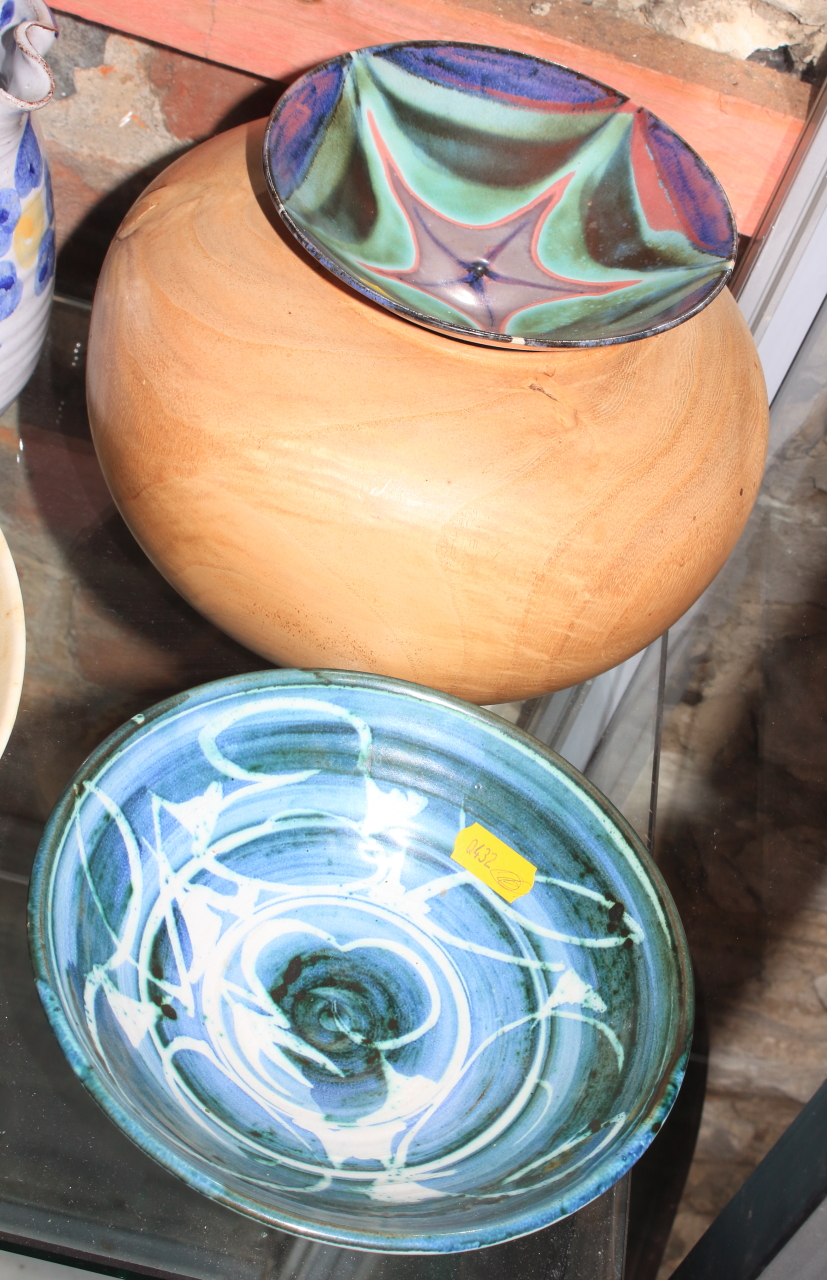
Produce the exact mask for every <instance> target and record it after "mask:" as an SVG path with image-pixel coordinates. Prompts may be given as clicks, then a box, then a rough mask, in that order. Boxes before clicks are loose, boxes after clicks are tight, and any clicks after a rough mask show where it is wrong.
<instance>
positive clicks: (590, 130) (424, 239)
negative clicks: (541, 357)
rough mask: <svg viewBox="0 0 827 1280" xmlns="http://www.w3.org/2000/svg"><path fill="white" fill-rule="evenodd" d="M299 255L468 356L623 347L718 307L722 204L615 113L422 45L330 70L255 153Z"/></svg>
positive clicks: (626, 107)
mask: <svg viewBox="0 0 827 1280" xmlns="http://www.w3.org/2000/svg"><path fill="white" fill-rule="evenodd" d="M264 167H265V172H266V174H267V179H268V183H269V187H270V192H271V194H272V196H273V198H274V200H275V203H276V207H277V209H278V211H279V213H280V214H281V216H282V218H283V219H284V221H285V223H286V224H287V226H288V227H289V228H290V230H291V231H292V233H293V235H294V236H296V238H297V239H298V240H299V241H300V242H301V244H302V245H303V246H304V247H305V249H307V250H309V252H310V253H312V254H313V255H314V256H315V257H316V258H318V260H319V261H320V262H321V263H323V264H324V266H325V267H327V268H328V270H330V271H332V272H333V273H334V275H337V276H338V277H339V278H340V279H341V280H344V281H345V282H346V283H347V284H349V285H352V286H353V288H355V289H358V290H359V292H360V293H363V294H365V295H366V296H367V297H369V298H371V299H373V301H374V302H378V303H380V304H381V305H382V306H384V307H387V308H389V310H391V311H394V312H396V313H397V314H398V315H401V316H405V317H407V319H409V320H414V321H416V322H417V323H418V324H422V325H425V326H426V327H428V328H431V329H435V330H437V331H438V332H441V333H447V334H451V335H453V336H454V337H457V338H464V339H466V340H468V341H471V342H482V343H488V344H493V345H499V346H506V347H515V346H516V347H526V346H530V347H578V346H601V345H605V344H608V343H614V342H628V341H630V340H631V339H634V338H643V337H646V336H648V335H650V334H653V333H660V332H661V331H662V330H664V329H669V328H671V327H672V326H673V325H676V324H680V323H681V321H683V320H686V319H688V318H689V317H690V316H692V315H694V314H695V313H696V312H697V311H700V309H701V308H702V307H705V306H706V305H707V303H709V302H711V300H712V299H713V298H714V297H715V295H716V294H717V293H719V292H720V290H721V289H722V288H723V287H724V284H725V283H726V280H727V278H728V276H729V274H730V271H731V269H732V266H733V262H734V257H735V250H736V244H737V235H736V228H735V221H734V219H733V216H732V211H731V209H730V207H729V204H728V202H727V199H726V196H725V195H724V192H723V190H722V188H721V186H720V184H719V183H718V181H717V179H716V178H715V177H714V176H713V174H712V173H711V171H710V170H709V169H708V168H707V166H706V165H705V164H704V162H703V161H702V160H701V159H700V157H699V156H698V155H696V153H695V152H694V151H693V150H692V149H691V147H689V146H688V145H687V144H686V143H685V142H683V141H682V140H681V139H680V138H679V137H678V136H677V134H675V133H674V132H673V131H672V130H671V129H670V128H669V127H668V126H667V125H665V124H664V123H663V121H662V120H659V119H658V118H657V116H654V115H652V113H651V112H650V111H646V110H645V109H644V108H643V107H637V106H635V105H634V104H633V103H632V102H630V101H629V99H628V98H626V97H624V95H623V94H621V93H617V92H616V91H615V90H614V89H610V88H608V87H607V86H606V85H604V84H600V83H599V82H598V81H597V80H591V79H589V77H588V76H583V75H580V74H579V73H578V72H575V71H569V70H567V69H566V68H565V67H560V66H557V65H556V64H555V63H551V62H545V61H543V60H542V59H540V58H532V57H529V56H527V55H526V54H521V53H512V52H509V51H507V50H505V49H490V48H486V47H484V46H481V45H473V44H445V43H436V42H433V41H418V42H415V43H412V44H391V45H377V46H375V47H373V48H370V49H360V50H358V51H357V52H355V53H348V54H345V55H344V56H342V57H339V58H334V59H332V61H330V62H326V63H324V64H323V65H322V66H320V67H317V68H316V69H315V70H313V71H311V72H309V73H308V74H307V75H305V76H303V77H302V78H301V79H300V80H298V81H296V83H295V84H293V85H291V87H290V88H289V89H288V90H287V92H286V93H285V94H284V96H283V97H282V98H281V99H280V101H279V102H278V104H277V106H276V108H275V110H274V111H273V114H272V116H271V118H270V123H269V125H268V128H267V132H266V135H265V140H264Z"/></svg>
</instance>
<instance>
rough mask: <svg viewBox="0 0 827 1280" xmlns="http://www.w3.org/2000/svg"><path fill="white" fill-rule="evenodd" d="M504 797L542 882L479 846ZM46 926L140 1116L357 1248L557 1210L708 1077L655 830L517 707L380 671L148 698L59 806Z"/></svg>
mask: <svg viewBox="0 0 827 1280" xmlns="http://www.w3.org/2000/svg"><path fill="white" fill-rule="evenodd" d="M475 823H476V824H480V826H481V827H482V828H483V829H484V831H485V832H490V833H492V834H493V835H494V836H496V837H497V839H498V840H502V841H504V842H505V844H506V845H507V846H508V848H509V849H511V850H516V851H517V852H518V853H519V854H520V855H521V857H522V858H523V859H526V860H528V862H529V863H530V864H531V866H532V868H536V872H535V873H534V878H533V884H532V885H531V887H530V889H529V890H528V891H526V892H525V893H524V895H523V896H520V897H519V898H518V900H517V901H511V900H509V899H508V896H507V893H506V891H505V889H503V890H502V891H500V890H497V891H495V890H494V889H492V887H491V886H490V884H489V883H488V882H487V881H486V880H485V878H484V876H483V875H482V874H481V873H479V872H478V873H475V872H474V871H473V870H468V869H467V867H466V864H465V863H463V862H460V861H459V860H458V858H457V859H455V858H453V857H452V852H453V851H454V848H455V840H456V839H457V836H458V835H459V833H460V832H464V831H466V830H467V828H469V827H470V826H472V825H473V824H475ZM487 856H488V851H486V857H487ZM500 883H501V884H506V883H508V884H509V885H511V886H512V888H513V884H514V883H515V879H514V875H513V874H511V875H504V876H501V878H500ZM526 883H528V882H526ZM30 936H31V940H32V948H33V957H34V962H35V968H36V972H37V978H38V988H39V991H40V994H41V998H42V1000H43V1003H44V1007H45V1008H46V1011H47V1013H48V1015H49V1018H50V1019H51V1022H52V1025H53V1027H54V1029H55V1031H56V1033H57V1035H58V1037H59V1039H60V1042H61V1044H62V1046H63V1048H64V1050H65V1052H66V1054H67V1056H68V1057H69V1060H70V1062H71V1063H72V1066H73V1067H74V1069H75V1070H76V1071H77V1073H78V1074H79V1076H80V1077H81V1079H82V1080H83V1082H84V1083H85V1084H86V1085H87V1087H88V1088H89V1089H90V1090H91V1091H92V1092H93V1094H94V1096H95V1097H96V1098H97V1100H98V1101H99V1102H100V1103H101V1105H102V1106H103V1107H104V1108H105V1109H106V1110H107V1111H108V1113H109V1114H110V1116H112V1118H113V1119H114V1120H115V1121H116V1123H118V1124H119V1125H120V1127H121V1128H122V1129H123V1130H124V1132H126V1133H127V1134H128V1135H129V1136H130V1137H131V1138H133V1140H134V1141H136V1142H137V1143H138V1144H139V1145H140V1146H142V1147H143V1148H144V1149H145V1150H146V1151H148V1152H149V1153H150V1154H151V1155H153V1156H154V1157H155V1158H156V1159H157V1160H159V1161H160V1162H161V1163H163V1164H165V1165H166V1166H167V1167H168V1168H170V1169H172V1170H173V1171H174V1172H176V1173H177V1174H179V1175H180V1176H181V1177H182V1178H184V1179H185V1180H186V1181H187V1182H189V1183H190V1184H191V1185H192V1186H194V1187H196V1188H197V1189H199V1190H200V1191H202V1192H204V1193H205V1194H207V1195H210V1196H212V1197H214V1198H215V1199H217V1200H220V1201H222V1202H223V1203H225V1204H229V1205H231V1206H232V1207H233V1208H236V1209H239V1210H241V1211H242V1212H245V1213H248V1214H251V1215H253V1216H255V1217H258V1218H260V1219H262V1220H263V1221H265V1222H268V1223H270V1224H272V1225H274V1226H279V1227H285V1228H287V1229H288V1230H291V1231H297V1232H299V1233H302V1234H307V1235H310V1236H313V1237H316V1238H318V1239H325V1240H328V1241H331V1242H333V1243H337V1244H342V1245H351V1246H355V1247H358V1248H367V1249H379V1250H382V1251H387V1250H392V1251H393V1250H396V1251H400V1252H406V1251H407V1252H432V1251H441V1252H450V1251H456V1250H463V1249H470V1248H474V1247H477V1246H479V1245H484V1244H492V1243H496V1242H497V1241H501V1240H505V1239H509V1238H512V1237H515V1236H519V1235H522V1234H525V1233H526V1232H529V1231H533V1230H536V1229H538V1228H539V1227H542V1226H544V1225H546V1224H547V1223H549V1222H552V1221H553V1220H555V1219H556V1218H559V1217H561V1216H562V1215H564V1214H566V1213H570V1212H572V1211H573V1210H575V1209H577V1208H578V1207H579V1206H580V1205H582V1204H584V1203H586V1202H587V1201H588V1200H591V1199H592V1198H593V1197H594V1196H596V1195H598V1194H599V1193H600V1192H601V1191H603V1190H604V1189H605V1188H606V1187H608V1186H609V1185H611V1183H612V1182H613V1181H615V1180H616V1179H617V1178H618V1177H620V1176H621V1175H622V1174H623V1173H624V1172H625V1170H626V1169H627V1168H628V1167H629V1165H630V1164H631V1163H632V1162H633V1161H634V1160H635V1159H636V1158H637V1157H638V1156H639V1155H640V1154H641V1152H642V1151H643V1150H644V1149H645V1147H646V1146H647V1145H648V1143H649V1142H650V1141H651V1138H652V1136H653V1132H654V1130H655V1129H656V1128H657V1127H658V1126H659V1124H660V1122H661V1121H662V1120H663V1118H664V1116H665V1115H666V1113H667V1112H668V1110H669V1108H670V1106H671V1104H672V1101H673V1098H674V1095H675V1092H676V1090H677V1088H678V1086H679V1084H680V1080H681V1077H682V1074H683V1069H684V1064H685V1058H686V1052H687V1040H688V1034H689V1029H690V1026H691V1017H692V992H691V978H690V973H689V968H688V959H687V952H686V944H685V940H684V938H683V934H682V930H681V926H680V922H679V920H678V919H677V916H676V914H675V910H674V906H673V905H672V903H671V900H670V899H669V895H668V893H667V891H666V889H665V887H664V885H663V883H662V882H661V880H660V878H659V876H658V873H657V871H656V870H655V869H654V867H653V865H652V864H651V862H649V860H648V858H647V855H646V854H645V852H644V851H643V849H642V847H641V845H640V843H639V841H638V840H637V838H636V837H635V836H634V835H633V833H632V832H631V830H630V828H629V827H628V826H627V825H626V824H625V823H624V822H623V820H622V818H621V817H620V815H619V814H617V813H616V811H614V810H613V809H612V807H611V806H610V805H609V804H608V802H607V801H606V800H605V799H604V798H603V797H601V796H600V795H599V793H597V792H596V791H594V789H593V788H591V787H590V785H589V784H588V783H587V782H586V781H585V780H584V779H582V778H581V777H580V775H578V774H577V773H576V772H575V770H573V769H572V768H571V767H570V766H568V765H566V764H565V762H563V761H562V760H560V759H559V758H557V757H555V756H553V755H552V754H551V753H550V752H547V751H546V750H545V749H544V748H542V747H541V746H540V745H539V744H537V743H535V742H534V741H533V740H531V739H529V738H528V737H527V736H525V735H524V734H521V733H520V732H519V731H518V730H514V729H512V728H511V727H510V726H507V725H506V724H505V723H504V722H503V721H500V720H498V718H497V717H495V716H492V715H491V714H489V713H487V712H484V711H480V710H479V709H478V708H476V707H471V706H469V705H467V704H464V703H460V702H457V701H456V700H454V699H452V698H448V697H446V696H444V695H441V694H438V693H435V692H433V691H431V690H427V689H423V688H420V687H418V686H413V685H406V684H403V683H401V682H399V681H393V680H389V679H385V678H382V677H378V676H361V675H356V674H353V673H350V672H347V673H341V672H320V673H314V672H293V671H284V672H264V673H261V674H259V675H252V676H245V677H238V678H235V679H231V680H224V681H220V682H218V683H217V684H214V685H208V686H204V687H203V688H201V689H196V690H193V691H192V692H190V693H188V694H184V695H181V696H180V697H178V698H175V699H172V700H171V701H170V702H168V703H165V704H162V705H161V706H159V707H155V708H153V709H152V710H150V711H148V712H147V713H146V715H141V716H137V717H135V719H134V721H133V722H131V723H130V724H129V725H127V726H125V727H124V728H123V729H121V730H119V731H118V732H117V733H116V734H114V735H113V736H112V737H111V738H110V739H109V740H108V741H107V742H106V743H104V744H103V746H102V747H100V748H99V749H98V751H97V752H96V753H95V754H94V755H93V756H92V757H91V758H90V760H89V761H87V763H86V765H85V766H84V767H83V769H82V770H81V771H80V773H79V774H78V775H77V777H76V778H75V780H74V782H73V783H72V785H71V786H70V788H69V789H68V790H67V792H66V794H65V795H64V797H63V799H62V800H61V801H60V803H59V805H58V807H57V809H56V810H55V813H54V814H53V816H52V818H51V819H50V822H49V825H48V827H47V830H46V833H45V835H44V838H43V842H42V844H41V849H40V852H39V854H38V859H37V862H36V867H35V871H34V875H33V881H32V891H31V900H30Z"/></svg>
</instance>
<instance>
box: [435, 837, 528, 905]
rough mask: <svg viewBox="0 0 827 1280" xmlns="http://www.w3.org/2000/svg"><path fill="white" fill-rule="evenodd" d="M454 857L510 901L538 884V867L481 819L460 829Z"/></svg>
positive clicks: (490, 887)
mask: <svg viewBox="0 0 827 1280" xmlns="http://www.w3.org/2000/svg"><path fill="white" fill-rule="evenodd" d="M451 857H452V859H453V861H454V862H458V863H459V865H460V866H461V867H464V868H465V870H466V871H470V872H471V875H472V876H476V877H477V879H478V880H481V881H482V883H483V884H487V885H488V888H489V889H493V890H494V892H495V893H498V894H499V895H500V897H501V898H505V900H506V902H513V901H514V899H515V898H522V897H523V895H524V894H526V893H528V892H529V890H530V889H532V888H533V887H534V874H535V872H536V870H537V868H536V867H535V866H533V865H532V864H531V863H530V862H529V861H528V860H527V859H526V858H524V857H523V856H522V854H519V853H517V850H516V849H512V848H510V846H509V845H507V844H505V843H504V842H503V841H502V840H498V839H497V837H496V836H492V834H491V832H490V831H486V829H485V827H483V826H481V825H480V824H479V822H474V823H472V825H471V826H470V827H466V828H465V829H464V830H463V831H460V833H459V835H458V836H457V838H456V840H455V841H454V852H453V853H452V854H451Z"/></svg>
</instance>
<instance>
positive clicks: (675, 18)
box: [586, 0, 827, 82]
mask: <svg viewBox="0 0 827 1280" xmlns="http://www.w3.org/2000/svg"><path fill="white" fill-rule="evenodd" d="M586 2H587V3H588V2H589V0H586ZM591 4H592V6H594V7H599V8H604V9H611V10H614V11H615V12H617V13H618V14H619V15H620V16H622V17H624V18H629V19H631V20H632V21H634V22H639V23H641V24H643V25H644V26H647V27H651V28H652V29H653V30H655V31H660V32H663V33H664V34H665V35H670V36H677V37H678V38H679V39H681V40H688V41H690V42H691V43H692V44H697V45H701V46H702V47H703V48H704V49H712V50H714V51H715V52H716V53H728V54H731V55H732V56H733V57H736V58H748V59H750V60H752V61H755V62H762V63H764V65H765V66H769V67H775V68H777V69H778V70H779V71H792V72H794V73H797V74H799V75H802V76H803V77H804V78H806V79H808V80H810V81H812V82H815V81H816V80H819V79H822V78H823V74H824V70H825V68H824V65H823V64H824V61H825V46H827V0H591Z"/></svg>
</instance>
